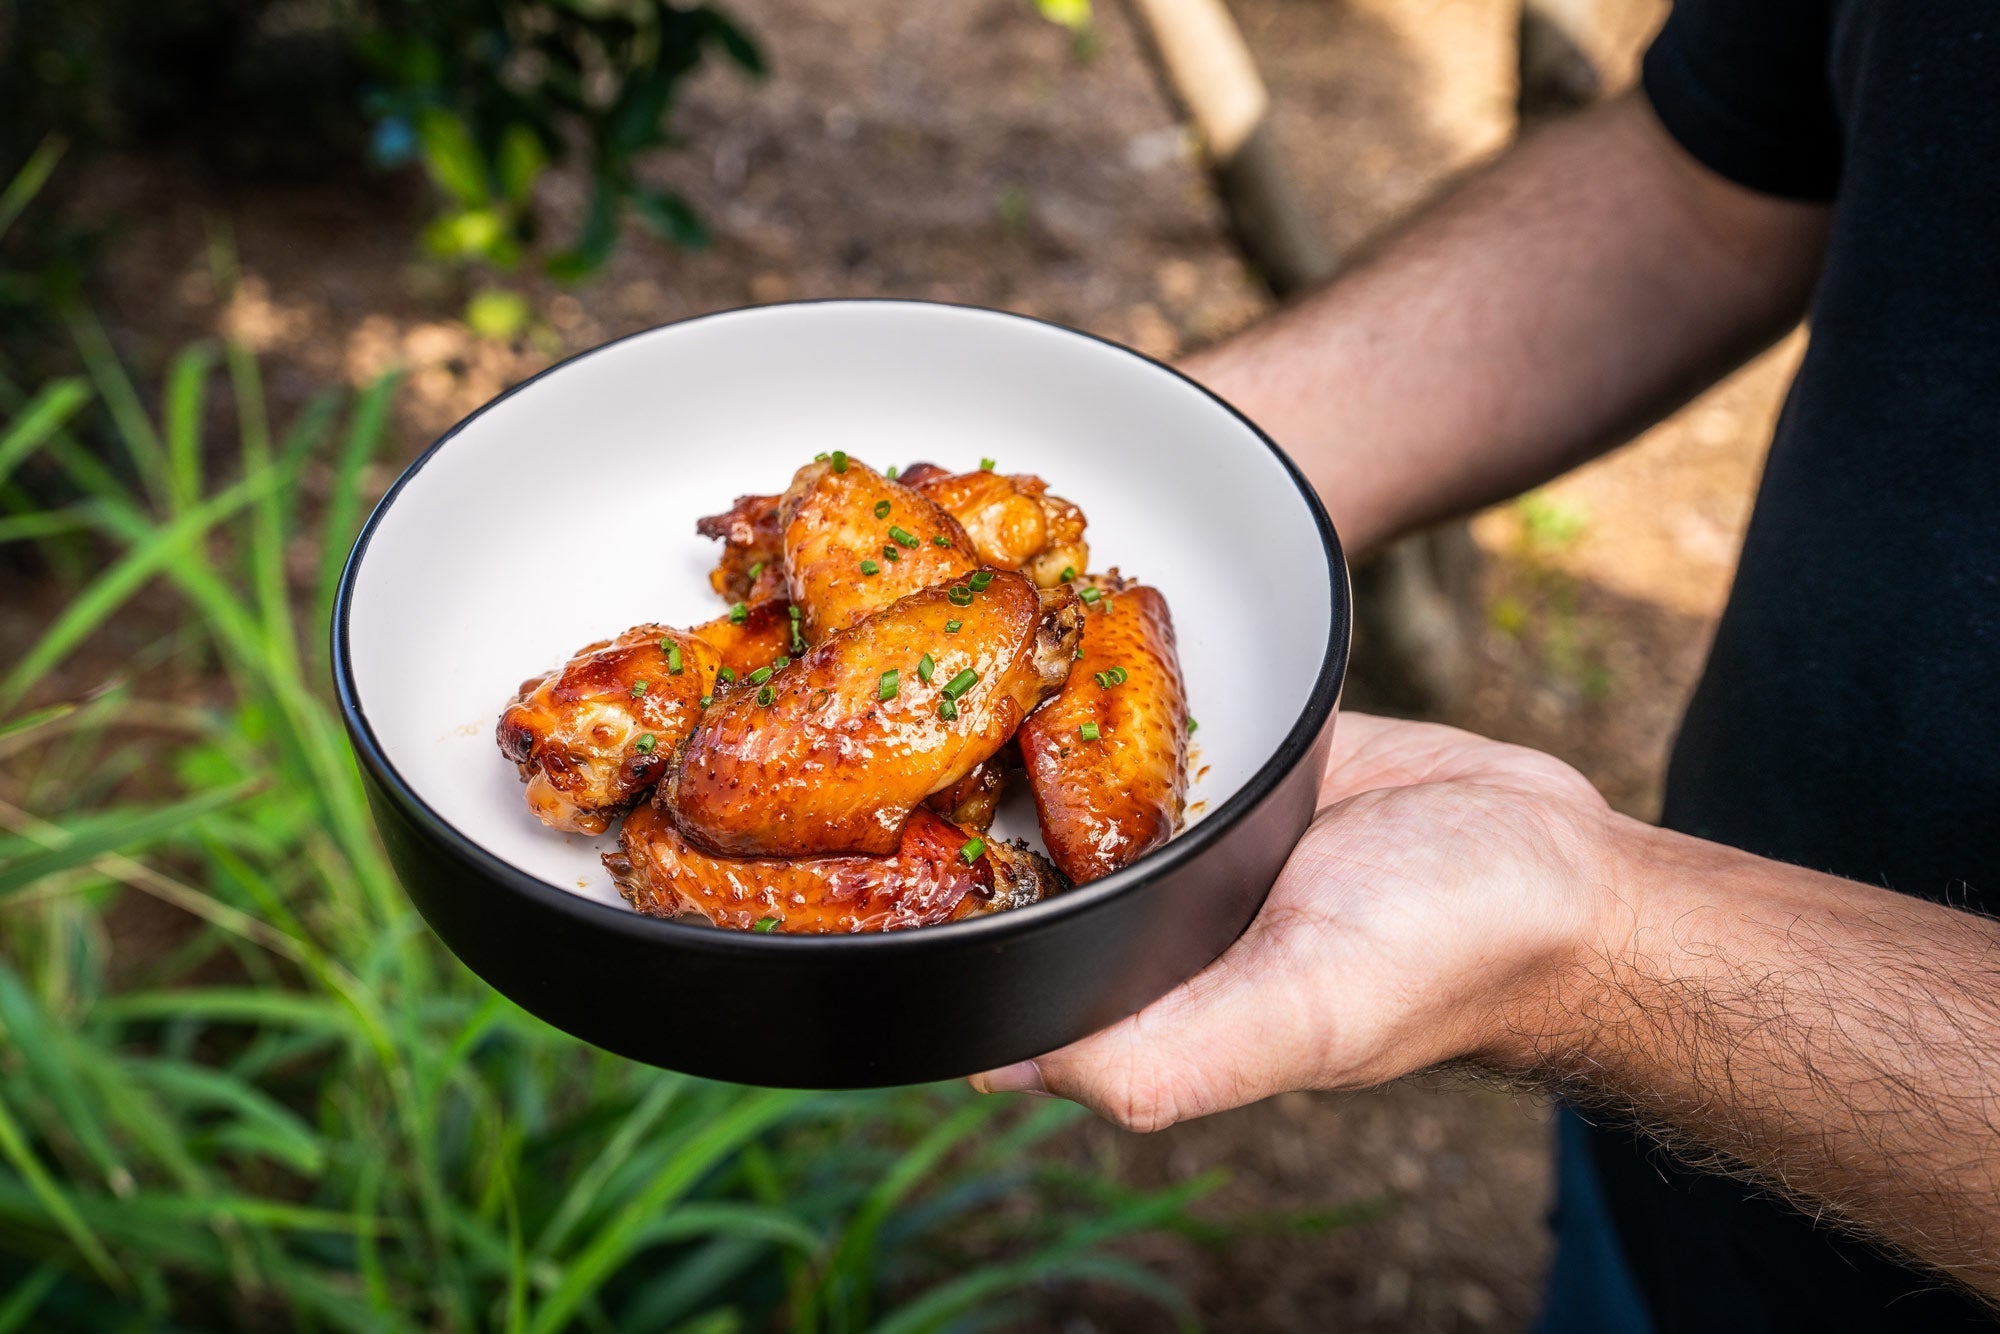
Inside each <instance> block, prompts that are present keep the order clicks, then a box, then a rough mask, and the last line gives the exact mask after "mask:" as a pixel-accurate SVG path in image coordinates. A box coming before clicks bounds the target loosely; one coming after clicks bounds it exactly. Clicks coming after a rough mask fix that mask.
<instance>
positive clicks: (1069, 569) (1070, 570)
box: [1062, 565, 1076, 583]
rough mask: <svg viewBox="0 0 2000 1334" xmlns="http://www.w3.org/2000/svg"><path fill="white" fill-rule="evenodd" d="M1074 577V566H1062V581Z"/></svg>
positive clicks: (1066, 581)
mask: <svg viewBox="0 0 2000 1334" xmlns="http://www.w3.org/2000/svg"><path fill="white" fill-rule="evenodd" d="M1074 578H1076V566H1074V565H1065V566H1063V572H1062V581H1063V582H1064V583H1068V582H1069V581H1070V580H1072V579H1074Z"/></svg>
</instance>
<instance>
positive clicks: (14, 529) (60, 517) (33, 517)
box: [0, 505, 92, 545]
mask: <svg viewBox="0 0 2000 1334" xmlns="http://www.w3.org/2000/svg"><path fill="white" fill-rule="evenodd" d="M91 521H92V515H91V511H90V510H89V508H88V507H86V506H83V505H72V506H70V507H69V508H68V509H60V510H44V511H42V512H40V513H37V514H16V515H12V516H10V517H8V518H5V519H0V545H4V544H6V543H8V542H41V541H44V540H46V539H48V538H51V537H61V536H63V535H64V534H65V533H76V532H81V531H83V530H84V529H86V528H88V527H90V525H91Z"/></svg>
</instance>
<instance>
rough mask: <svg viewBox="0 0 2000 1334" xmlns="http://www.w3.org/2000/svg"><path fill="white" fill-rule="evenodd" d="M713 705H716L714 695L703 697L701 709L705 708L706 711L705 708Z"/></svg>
mask: <svg viewBox="0 0 2000 1334" xmlns="http://www.w3.org/2000/svg"><path fill="white" fill-rule="evenodd" d="M713 703H715V696H713V695H703V696H702V697H701V707H703V708H704V709H705V708H707V707H708V706H709V705H711V704H713Z"/></svg>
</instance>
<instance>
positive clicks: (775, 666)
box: [771, 653, 792, 672]
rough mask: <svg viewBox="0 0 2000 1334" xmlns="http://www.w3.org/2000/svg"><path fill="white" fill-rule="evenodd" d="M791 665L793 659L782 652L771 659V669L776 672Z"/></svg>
mask: <svg viewBox="0 0 2000 1334" xmlns="http://www.w3.org/2000/svg"><path fill="white" fill-rule="evenodd" d="M791 665H792V660H791V659H790V658H788V657H786V656H785V655H784V654H782V653H780V654H779V655H778V656H777V657H775V658H773V659H771V670H772V671H774V672H782V671H784V670H785V668H787V667H789V666H791Z"/></svg>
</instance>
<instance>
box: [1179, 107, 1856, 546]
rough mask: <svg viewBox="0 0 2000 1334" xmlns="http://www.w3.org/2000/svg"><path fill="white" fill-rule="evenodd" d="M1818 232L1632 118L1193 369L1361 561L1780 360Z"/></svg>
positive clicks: (1576, 127)
mask: <svg viewBox="0 0 2000 1334" xmlns="http://www.w3.org/2000/svg"><path fill="white" fill-rule="evenodd" d="M1824 229H1825V210H1823V209H1820V208H1817V207H1813V206H1807V205H1798V204H1791V203H1786V202H1782V201H1779V200H1775V199H1771V198H1768V197H1766V196H1761V195H1755V194H1752V193H1750V192H1748V191H1745V190H1741V189H1738V188H1737V187H1735V186H1732V185H1729V184H1727V183H1726V182H1724V181H1722V180H1720V179H1719V178H1717V177H1715V176H1713V175H1712V174H1710V173H1708V172H1707V171H1705V170H1704V169H1702V168H1701V167H1699V166H1698V165H1696V164H1695V163H1694V162H1693V161H1692V160H1691V159H1689V158H1687V157H1686V156H1685V155H1684V154H1683V153H1682V152H1681V150H1680V149H1679V148H1678V147H1677V146H1676V145H1674V144H1673V142H1672V141H1671V139H1670V138H1669V137H1668V136H1667V134H1666V132H1665V131H1664V130H1663V129H1662V128H1661V127H1660V125H1659V123H1658V121H1656V120H1655V119H1654V117H1653V115H1652V112H1651V110H1650V109H1649V108H1648V107H1647V106H1646V104H1645V103H1644V101H1643V100H1642V99H1640V98H1638V97H1636V96H1634V97H1628V98H1626V99H1624V100H1622V101H1620V102H1616V103H1613V104H1610V105H1608V106H1606V107H1603V108H1600V109H1599V110H1597V111H1595V112H1592V113H1590V114H1588V115H1585V116H1582V117H1579V118H1577V119H1576V120H1574V121H1572V122H1570V123H1567V124H1564V125H1561V126H1558V127H1555V128H1553V129H1550V130H1548V131H1546V132H1544V133H1542V134H1540V135H1537V136H1535V137H1534V138H1532V139H1529V140H1527V141H1526V142H1524V143H1523V144H1521V145H1520V146H1519V147H1517V148H1515V149H1514V150H1513V151H1512V152H1510V153H1508V154H1507V155H1506V156H1505V157H1504V158H1502V159H1501V160H1500V161H1499V162H1497V163H1496V164H1494V165H1493V166H1491V167H1489V168H1487V169H1485V170H1483V171H1481V172H1479V173H1477V174H1475V175H1474V176H1472V177H1471V178H1469V179H1468V180H1467V181H1465V182H1464V183H1463V184H1462V185H1460V186H1459V187H1458V188H1457V189H1455V190H1454V191H1453V192H1451V193H1450V194H1449V195H1447V196H1446V197H1445V198H1444V199H1442V200H1441V201H1440V202H1438V203H1436V204H1434V205H1432V206H1431V207H1430V208H1429V209H1428V210H1426V211H1425V212H1424V213H1422V214H1421V215H1419V217H1418V218H1417V219H1416V220H1415V221H1414V222H1413V223H1412V224H1410V225H1409V226H1408V227H1406V228H1404V229H1403V230H1402V231H1401V232H1400V233H1399V234H1398V235H1397V236H1396V237H1395V238H1394V239H1393V240H1392V241H1390V242H1389V243H1388V244H1386V245H1385V246H1384V247H1382V248H1381V249H1380V250H1379V251H1378V252H1377V253H1376V254H1374V255H1373V256H1372V257H1370V258H1368V259H1366V260H1364V261H1363V262H1361V263H1360V264H1358V265H1357V266H1355V267H1354V268H1353V269H1352V270H1350V272H1349V273H1348V274H1346V275H1345V276H1344V277H1342V278H1341V279H1340V280H1339V281H1337V282H1335V283H1334V284H1333V285H1332V286H1331V287H1329V288H1328V289H1327V290H1325V291H1324V292H1321V293H1320V294H1318V295H1317V296H1315V297H1313V298H1312V299H1310V300H1307V301H1305V302H1303V303H1302V304H1300V305H1299V306H1297V307H1295V308H1293V309H1291V310H1289V311H1287V312H1285V313H1284V314H1282V315H1280V316H1278V317H1277V318H1275V319H1273V320H1271V321H1268V322H1267V323H1265V324H1263V325H1260V326H1258V327H1257V328H1255V329H1252V330H1250V331H1249V332H1247V333H1245V334H1243V335H1241V336H1239V337H1237V338H1235V339H1232V340H1230V341H1228V342H1226V343H1224V344H1222V345H1220V346H1218V347H1215V348H1212V349H1209V350H1208V351H1206V352H1203V353H1200V354H1198V355H1196V356H1194V357H1192V358H1190V359H1189V360H1188V362H1187V363H1186V368H1187V370H1188V371H1189V372H1190V373H1191V374H1193V375H1194V376H1195V377H1196V378H1197V379H1200V380H1202V381H1203V382H1204V383H1206V384H1208V385H1210V386H1211V387H1212V388H1214V389H1215V390H1216V391H1217V392H1218V393H1220V394H1221V395H1222V396H1223V397H1224V398H1227V399H1229V400H1230V401H1231V402H1233V403H1235V404H1236V405H1237V406H1238V407H1240V408H1241V409H1243V410H1244V411H1245V412H1246V413H1248V414H1249V415H1250V416H1251V417H1252V418H1253V419H1254V420H1256V421H1257V422H1258V423H1259V424H1260V425H1262V426H1263V427H1264V428H1265V429H1266V430H1268V431H1270V432H1271V433H1272V435H1273V436H1274V437H1276V439H1277V440H1278V442H1279V443H1280V444H1282V445H1283V446H1284V447H1285V448H1286V449H1287V450H1288V451H1290V452H1291V453H1292V455H1293V457H1294V458H1296V459H1297V460H1298V461H1299V463H1300V466H1301V467H1303V468H1304V469H1305V471H1306V473H1307V475H1308V476H1309V477H1310V478H1311V480H1312V481H1313V483H1314V485H1315V486H1316V487H1317V488H1318V490H1319V492H1320V494H1321V496H1322V497H1323V498H1324V499H1325V501H1326V504H1327V507H1328V509H1329V510H1330V511H1331V513H1332V515H1333V519H1334V522H1335V524H1336V526H1337V527H1338V528H1339V529H1340V531H1341V534H1342V536H1343V538H1344V539H1345V540H1346V541H1347V543H1348V545H1349V546H1350V548H1352V549H1354V550H1365V549H1366V548H1368V547H1370V546H1373V545H1375V544H1376V543H1378V542H1380V541H1383V540H1386V539H1387V538H1390V537H1393V536H1394V535H1396V534H1397V533H1398V532H1400V531H1403V530H1405V529H1408V528H1411V527H1414V526H1417V525H1420V524H1422V523H1425V522H1427V521H1430V520H1433V519H1437V518H1441V517H1444V516H1446V515H1449V514H1452V513H1457V512H1463V511H1466V510H1470V509H1473V508H1476V507H1478V506H1479V505H1482V504H1486V503H1489V502H1491V501H1493V500H1497V499H1500V498H1502V497H1504V496H1507V495H1511V494H1513V493H1515V492H1517V491H1519V490H1522V489H1524V488H1526V487H1528V486H1532V485H1534V484H1535V483H1537V482H1539V481H1542V480H1544V479H1546V478H1548V477H1550V476H1553V475H1555V474H1556V473H1559V472H1562V471H1564V470H1565V469H1567V468H1569V467H1571V466H1573V465H1574V464H1576V463H1577V462H1580V461H1581V460H1583V459H1585V458H1587V457H1589V456H1591V455H1592V454H1594V453H1596V452H1598V451H1600V450H1602V449H1604V448H1606V447H1608V446H1609V445H1611V444H1614V443H1616V442H1617V441H1619V440H1621V439H1624V438H1625V437H1627V436H1628V435H1630V434H1631V433H1633V432H1634V431H1636V430H1637V429H1638V428H1640V427H1641V426H1643V425H1644V424H1646V423H1647V422H1648V421H1650V420H1652V419H1654V418H1655V417H1657V416H1659V415H1661V414H1662V413H1664V412H1666V411H1667V410H1669V409H1670V408H1672V407H1673V406H1675V405H1676V404H1678V403H1679V402H1681V401H1683V400H1684V399H1685V398H1687V397H1688V396H1689V395H1691V394H1692V393H1694V392H1695V391H1697V390H1698V389H1700V388H1701V387H1703V386H1704V385H1706V384H1708V383H1710V382H1712V381H1713V380H1714V379H1715V378H1717V377H1718V376H1719V375H1721V374H1722V373H1724V372H1725V371H1727V370H1728V369H1729V368H1730V367H1732V366H1734V365H1736V364H1737V363H1739V362H1740V361H1741V360H1743V359H1744V358H1745V357H1747V356H1748V355H1750V354H1751V353H1752V352H1754V351H1755V350H1756V349H1758V348H1759V347H1761V346H1763V345H1764V344H1766V343H1767V342H1769V341H1770V340H1771V339H1773V338H1775V337H1776V336H1777V335H1778V334H1780V333H1782V332H1783V331H1784V330H1785V329H1787V328H1789V327H1790V326H1791V325H1792V324H1793V323H1794V322H1795V321H1796V320H1797V319H1798V318H1799V316H1800V314H1801V313H1802V312H1803V310H1804V307H1805V302H1806V298H1807V295H1808V293H1809V292H1810V289H1811V284H1812V280H1813V277H1814V275H1815V274H1816V273H1817V270H1818V266H1819V259H1820V253H1821V247H1822V244H1823V238H1824Z"/></svg>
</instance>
